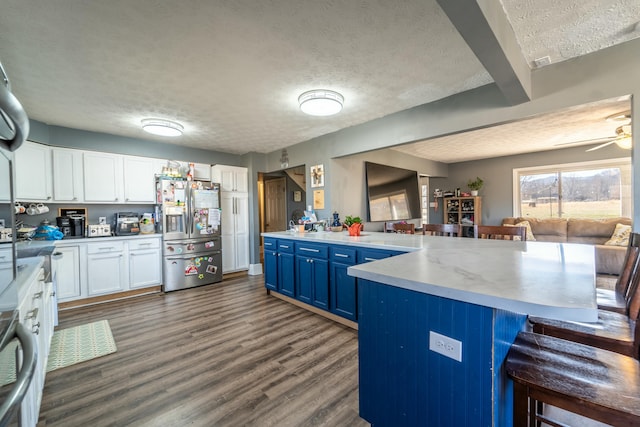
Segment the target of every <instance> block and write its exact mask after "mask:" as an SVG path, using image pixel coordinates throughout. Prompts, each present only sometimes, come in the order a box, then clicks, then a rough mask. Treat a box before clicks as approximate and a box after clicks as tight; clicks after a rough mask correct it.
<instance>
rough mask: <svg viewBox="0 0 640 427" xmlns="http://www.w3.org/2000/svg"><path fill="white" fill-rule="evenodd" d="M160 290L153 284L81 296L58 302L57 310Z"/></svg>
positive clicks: (154, 292) (159, 287)
mask: <svg viewBox="0 0 640 427" xmlns="http://www.w3.org/2000/svg"><path fill="white" fill-rule="evenodd" d="M161 291H162V287H161V286H153V287H150V288H142V289H135V290H130V291H125V292H116V293H113V294H108V295H100V296H97V297H90V298H82V299H77V300H74V301H67V302H60V303H58V310H60V311H61V310H68V309H70V308H77V307H84V306H86V305H94V304H102V303H104V302H110V301H116V300H120V299H126V298H133V297H139V296H141V295H148V294H156V293H160V292H161Z"/></svg>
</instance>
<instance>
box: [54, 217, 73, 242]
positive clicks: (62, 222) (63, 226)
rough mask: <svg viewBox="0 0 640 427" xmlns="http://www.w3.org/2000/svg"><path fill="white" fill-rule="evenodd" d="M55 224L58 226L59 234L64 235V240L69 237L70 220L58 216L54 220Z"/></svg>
mask: <svg viewBox="0 0 640 427" xmlns="http://www.w3.org/2000/svg"><path fill="white" fill-rule="evenodd" d="M56 224H57V225H58V229H59V230H60V232H62V234H64V237H65V238H67V237H70V236H71V218H69V217H68V216H59V217H57V218H56Z"/></svg>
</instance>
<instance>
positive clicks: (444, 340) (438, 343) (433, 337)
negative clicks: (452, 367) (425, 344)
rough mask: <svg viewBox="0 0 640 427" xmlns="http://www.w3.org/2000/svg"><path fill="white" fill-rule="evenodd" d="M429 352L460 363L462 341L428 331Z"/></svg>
mask: <svg viewBox="0 0 640 427" xmlns="http://www.w3.org/2000/svg"><path fill="white" fill-rule="evenodd" d="M429 350H431V351H435V352H436V353H440V354H442V355H443V356H447V357H449V358H451V359H453V360H457V361H458V362H462V341H458V340H454V339H453V338H449V337H448V336H446V335H442V334H439V333H437V332H433V331H429Z"/></svg>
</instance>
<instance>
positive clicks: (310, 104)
mask: <svg viewBox="0 0 640 427" xmlns="http://www.w3.org/2000/svg"><path fill="white" fill-rule="evenodd" d="M298 103H299V104H300V109H301V110H302V112H303V113H306V114H309V115H311V116H331V115H333V114H337V113H339V112H340V111H341V110H342V104H343V103H344V97H343V96H342V95H340V94H339V93H338V92H334V91H332V90H327V89H315V90H310V91H307V92H305V93H303V94H302V95H300V96H299V97H298Z"/></svg>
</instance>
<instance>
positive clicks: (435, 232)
mask: <svg viewBox="0 0 640 427" xmlns="http://www.w3.org/2000/svg"><path fill="white" fill-rule="evenodd" d="M422 234H425V235H428V236H446V237H462V227H461V226H460V224H423V225H422Z"/></svg>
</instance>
